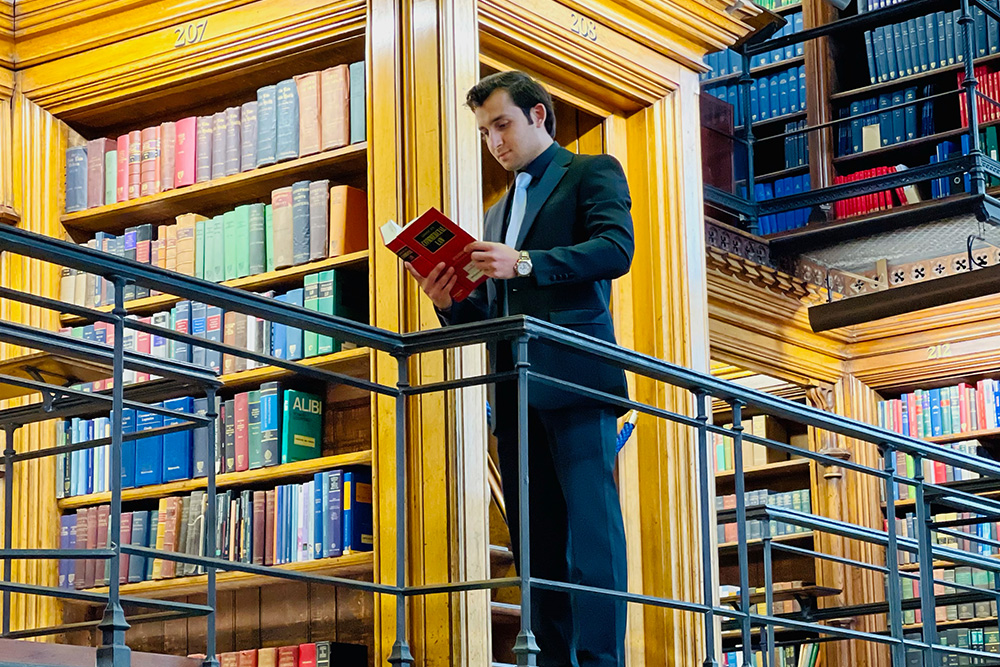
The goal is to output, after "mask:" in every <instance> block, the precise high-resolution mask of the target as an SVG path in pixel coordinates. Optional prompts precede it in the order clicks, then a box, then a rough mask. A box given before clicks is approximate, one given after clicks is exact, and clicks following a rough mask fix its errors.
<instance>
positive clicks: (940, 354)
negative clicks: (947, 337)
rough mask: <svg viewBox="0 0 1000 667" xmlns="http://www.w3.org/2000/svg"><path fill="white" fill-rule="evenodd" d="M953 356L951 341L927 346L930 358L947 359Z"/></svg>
mask: <svg viewBox="0 0 1000 667" xmlns="http://www.w3.org/2000/svg"><path fill="white" fill-rule="evenodd" d="M950 356H951V343H940V344H938V345H931V346H930V347H928V348H927V358H928V359H945V358H947V357H950Z"/></svg>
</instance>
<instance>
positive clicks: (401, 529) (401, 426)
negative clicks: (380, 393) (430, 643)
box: [389, 354, 414, 667]
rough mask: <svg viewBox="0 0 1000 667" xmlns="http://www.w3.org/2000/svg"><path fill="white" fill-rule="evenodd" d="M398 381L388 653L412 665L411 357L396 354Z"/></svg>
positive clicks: (393, 659)
mask: <svg viewBox="0 0 1000 667" xmlns="http://www.w3.org/2000/svg"><path fill="white" fill-rule="evenodd" d="M394 356H395V358H396V364H397V367H398V375H397V383H396V389H397V391H396V641H395V642H393V645H392V651H391V653H390V654H389V663H390V664H393V665H397V667H398V666H400V665H413V663H414V660H413V654H412V653H411V652H410V645H409V643H408V642H407V640H406V594H405V592H404V590H403V589H404V588H405V587H406V392H405V390H406V389H408V388H409V386H410V376H409V362H410V359H409V357H408V356H406V355H403V354H398V355H394Z"/></svg>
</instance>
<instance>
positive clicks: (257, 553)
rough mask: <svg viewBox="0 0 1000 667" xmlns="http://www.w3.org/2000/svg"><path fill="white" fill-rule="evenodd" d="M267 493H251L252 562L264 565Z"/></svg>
mask: <svg viewBox="0 0 1000 667" xmlns="http://www.w3.org/2000/svg"><path fill="white" fill-rule="evenodd" d="M266 515H267V492H266V491H254V492H253V552H252V556H253V562H254V564H255V565H263V564H264V550H265V543H266V542H267V539H266V538H267V525H266V524H267V521H266Z"/></svg>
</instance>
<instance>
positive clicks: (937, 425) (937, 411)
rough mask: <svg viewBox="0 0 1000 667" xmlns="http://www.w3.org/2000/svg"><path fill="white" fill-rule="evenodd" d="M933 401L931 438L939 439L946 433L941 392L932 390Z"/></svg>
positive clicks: (931, 397)
mask: <svg viewBox="0 0 1000 667" xmlns="http://www.w3.org/2000/svg"><path fill="white" fill-rule="evenodd" d="M929 393H930V401H931V436H933V437H937V436H940V435H942V434H943V433H944V431H943V427H942V421H941V390H940V389H931V390H930V392H929Z"/></svg>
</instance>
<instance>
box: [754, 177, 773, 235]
mask: <svg viewBox="0 0 1000 667" xmlns="http://www.w3.org/2000/svg"><path fill="white" fill-rule="evenodd" d="M753 198H754V201H763V200H764V184H763V183H754V184H753ZM767 218H768V216H766V215H762V216H760V218H758V219H757V232H758V233H759V234H760V235H761V236H767V235H768V234H770V233H771V230H770V229H769V227H768V224H767V223H768V221H767Z"/></svg>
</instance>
